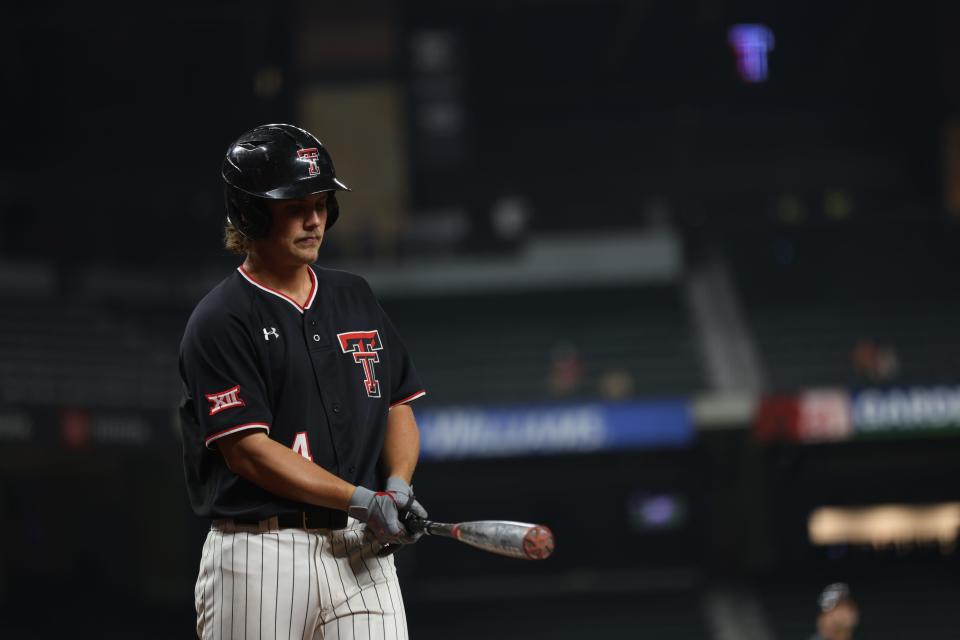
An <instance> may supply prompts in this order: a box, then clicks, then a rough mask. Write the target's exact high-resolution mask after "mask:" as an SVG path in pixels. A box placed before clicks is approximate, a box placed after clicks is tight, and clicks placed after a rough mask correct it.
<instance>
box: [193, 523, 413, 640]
mask: <svg viewBox="0 0 960 640" xmlns="http://www.w3.org/2000/svg"><path fill="white" fill-rule="evenodd" d="M265 523H268V524H265ZM265 523H261V525H262V526H259V527H258V526H257V525H250V526H246V525H234V524H232V523H224V522H221V521H216V522H214V525H213V527H212V528H211V529H210V532H209V533H208V534H207V539H206V542H205V543H204V545H203V555H202V558H201V560H200V575H199V576H198V578H197V585H196V589H195V593H194V595H195V603H196V610H197V637H199V638H201V639H202V640H234V639H243V640H246V639H250V640H293V639H298V640H331V639H333V640H339V639H340V638H343V639H344V640H367V639H369V640H378V639H381V638H382V639H383V640H408V638H409V636H408V635H407V621H406V614H405V612H404V609H403V598H402V597H401V595H400V583H399V582H398V580H397V570H396V568H395V566H394V563H393V556H387V557H386V558H380V557H378V556H377V554H376V552H377V551H378V550H379V549H380V544H379V543H377V541H376V540H375V539H374V538H373V536H372V535H371V534H369V533H367V531H366V529H365V528H364V526H363V524H362V523H360V522H358V521H357V520H355V519H353V518H350V519H349V522H348V524H347V528H346V529H340V530H329V529H307V530H304V529H278V528H277V527H276V519H275V518H274V519H272V520H269V521H265Z"/></svg>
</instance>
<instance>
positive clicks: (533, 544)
mask: <svg viewBox="0 0 960 640" xmlns="http://www.w3.org/2000/svg"><path fill="white" fill-rule="evenodd" d="M554 546H555V543H554V540H553V532H552V531H550V528H549V527H545V526H543V525H541V524H538V525H536V526H535V527H530V530H529V531H527V533H526V534H525V535H524V536H523V552H524V553H525V554H526V555H527V558H529V559H530V560H546V559H547V558H549V557H550V554H552V553H553V549H554Z"/></svg>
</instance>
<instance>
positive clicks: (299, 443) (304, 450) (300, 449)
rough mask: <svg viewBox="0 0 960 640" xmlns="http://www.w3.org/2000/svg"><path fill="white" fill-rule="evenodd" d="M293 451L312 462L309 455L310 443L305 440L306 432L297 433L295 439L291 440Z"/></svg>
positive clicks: (311, 457)
mask: <svg viewBox="0 0 960 640" xmlns="http://www.w3.org/2000/svg"><path fill="white" fill-rule="evenodd" d="M293 450H294V451H295V452H296V453H299V454H300V455H302V456H303V457H304V458H306V459H307V460H309V461H310V462H313V456H312V455H310V441H309V440H307V432H306V431H298V432H297V437H295V438H294V439H293Z"/></svg>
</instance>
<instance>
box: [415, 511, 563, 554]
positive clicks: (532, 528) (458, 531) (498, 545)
mask: <svg viewBox="0 0 960 640" xmlns="http://www.w3.org/2000/svg"><path fill="white" fill-rule="evenodd" d="M404 523H405V524H406V525H407V527H408V528H409V529H410V530H412V531H423V532H424V533H425V534H427V535H430V536H442V537H444V538H453V539H454V540H459V541H460V542H463V543H464V544H468V545H470V546H471V547H476V548H477V549H483V550H484V551H489V552H490V553H496V554H498V555H501V556H507V557H508V558H520V559H522V560H546V559H547V558H549V557H550V554H552V553H553V549H554V546H555V542H554V539H553V532H552V531H550V528H549V527H546V526H544V525H542V524H530V523H528V522H511V521H509V520H476V521H472V522H459V523H456V524H449V523H445V522H433V521H432V520H424V519H422V518H418V517H417V516H415V515H413V514H412V513H408V514H407V515H406V517H405V518H404Z"/></svg>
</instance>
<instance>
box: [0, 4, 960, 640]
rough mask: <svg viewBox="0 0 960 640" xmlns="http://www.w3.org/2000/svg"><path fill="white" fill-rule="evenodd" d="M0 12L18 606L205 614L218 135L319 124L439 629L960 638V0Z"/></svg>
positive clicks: (336, 249)
mask: <svg viewBox="0 0 960 640" xmlns="http://www.w3.org/2000/svg"><path fill="white" fill-rule="evenodd" d="M4 13H5V15H4V19H3V20H2V21H0V47H2V55H0V72H2V82H3V89H4V90H3V111H4V113H6V117H5V122H6V126H5V130H4V135H3V143H2V144H3V149H4V153H3V154H0V309H2V311H0V354H2V355H0V523H3V526H0V603H2V617H0V635H3V636H4V637H32V638H47V637H58V638H59V637H63V636H64V635H67V634H68V633H69V635H71V636H72V637H98V638H120V637H124V638H127V637H139V638H186V637H191V634H192V628H193V610H192V607H193V604H192V589H193V584H194V580H195V578H196V573H197V567H198V560H199V554H200V547H201V540H202V537H203V534H204V530H205V525H204V523H202V522H200V521H199V520H198V519H197V518H195V517H194V516H193V515H192V513H191V512H190V510H189V507H188V504H187V500H186V492H185V489H184V484H183V479H182V471H181V466H180V451H179V443H178V435H177V426H176V422H175V407H176V404H177V401H178V396H179V388H178V378H177V372H176V359H177V345H178V342H179V338H180V334H181V331H182V329H183V326H184V323H185V320H186V318H187V316H188V314H189V313H190V311H191V309H192V307H193V305H194V304H195V303H196V302H197V300H198V299H199V298H200V297H201V296H202V295H203V293H204V292H205V291H207V290H208V289H209V288H210V287H211V286H212V285H213V284H215V283H216V282H218V281H219V280H220V279H222V278H223V277H225V275H226V274H227V273H228V272H229V270H230V269H231V268H233V267H234V266H235V264H236V259H235V258H233V257H230V256H229V255H227V254H226V253H225V251H224V250H222V248H221V241H220V236H221V231H222V215H223V213H222V212H223V205H222V199H221V186H220V181H219V173H218V171H219V164H220V160H221V158H222V154H223V152H224V150H225V149H226V145H227V144H228V143H229V142H230V141H231V140H232V139H234V138H235V137H236V135H238V134H239V133H240V132H241V131H244V130H246V129H249V128H250V127H252V126H255V125H257V124H261V123H264V122H277V121H281V122H295V123H299V124H301V125H303V126H305V127H306V128H308V129H310V130H312V131H314V132H315V133H317V134H318V136H319V137H320V139H321V140H322V141H323V142H324V143H325V144H326V145H327V146H328V147H329V149H330V150H331V152H332V154H333V157H334V158H335V160H336V162H337V168H338V173H339V174H340V175H341V176H343V178H344V179H345V180H346V181H347V182H348V183H349V184H350V185H351V186H353V187H354V189H355V192H354V193H352V194H347V195H345V196H344V197H342V199H341V203H342V205H341V206H342V208H343V211H344V215H343V216H342V218H341V222H340V223H339V224H338V227H337V229H336V230H334V232H333V233H332V235H331V236H330V237H329V238H328V243H329V244H327V245H325V247H324V249H323V251H321V264H322V265H324V266H333V267H338V268H345V269H348V270H352V271H355V272H358V273H361V274H363V275H364V276H366V277H367V278H368V279H369V280H370V282H371V283H372V285H373V287H374V290H375V291H377V292H378V294H379V295H380V296H381V299H382V303H383V305H384V307H385V308H386V309H387V311H388V312H389V313H390V314H391V316H392V318H393V320H394V322H395V324H397V325H398V327H399V329H400V331H401V333H402V335H404V336H405V339H406V341H407V343H408V346H409V347H410V349H411V351H412V353H413V354H414V359H415V361H416V362H417V364H418V368H419V369H420V372H421V374H422V377H423V379H424V381H425V382H426V384H427V388H428V391H429V395H428V396H427V398H425V399H424V400H421V401H419V402H418V403H417V404H416V406H415V410H416V412H417V415H418V418H419V420H420V422H421V427H422V429H423V462H422V463H421V466H420V469H419V471H418V474H417V478H416V488H417V492H418V495H420V496H421V497H422V499H423V501H424V503H425V504H426V505H427V507H428V508H429V509H430V510H431V512H432V514H434V515H435V516H436V517H438V519H444V520H451V521H454V520H459V519H481V518H509V519H518V520H529V521H542V522H545V523H548V524H550V525H551V526H552V527H553V529H554V531H555V532H556V535H557V540H558V551H557V553H556V554H555V556H554V558H553V559H551V560H550V561H548V562H545V563H539V564H529V563H521V562H517V561H510V560H506V559H501V558H497V557H493V556H489V555H486V554H482V553H480V552H477V551H475V550H472V549H469V548H467V547H462V546H460V545H456V544H453V543H450V542H449V541H443V540H428V541H426V542H425V543H421V544H420V545H418V547H416V548H414V549H413V550H407V551H404V552H403V553H402V554H401V555H400V556H399V558H400V560H399V562H400V567H401V572H402V576H403V584H404V586H405V596H406V600H407V612H408V616H409V624H410V628H411V632H412V635H413V637H415V638H420V639H429V638H449V637H454V638H492V637H495V638H515V637H517V638H518V637H524V638H539V637H544V638H546V637H549V638H582V637H583V636H584V635H588V634H589V635H592V636H593V637H624V638H626V637H650V638H712V639H718V640H719V639H733V638H743V639H747V640H754V639H755V640H790V639H793V638H807V637H809V636H810V635H811V634H812V633H813V632H814V630H815V628H814V621H815V617H816V613H817V608H816V596H817V593H818V592H819V590H820V589H821V588H822V587H823V585H825V584H826V583H828V582H834V581H837V580H843V581H846V582H848V583H850V585H851V588H852V590H853V593H854V596H855V597H856V598H857V600H858V602H859V603H860V607H861V615H862V621H861V624H860V627H859V629H858V632H857V635H856V637H863V638H871V639H872V640H878V639H893V638H956V637H958V635H960V607H958V606H957V603H958V602H960V583H958V572H960V566H958V565H960V562H958V561H960V556H958V551H957V536H958V534H960V439H958V436H960V331H958V327H960V298H958V294H957V292H958V285H957V276H958V274H960V251H958V250H957V248H958V247H960V243H958V240H960V119H958V115H960V38H957V34H958V33H960V9H958V6H957V5H956V3H949V2H939V3H910V4H903V3H871V2H866V1H865V0H860V1H851V2H845V3H837V2H824V1H822V0H813V1H811V2H805V3H777V4H776V5H774V3H764V2H751V1H747V0H728V1H722V0H696V1H694V0H685V1H680V2H667V1H663V0H646V1H621V2H607V1H598V2H594V1H590V2H587V1H585V0H579V1H578V0H567V1H563V2H561V1H556V0H554V1H548V0H513V1H511V2H505V1H500V0H486V1H484V2H475V1H472V0H462V1H460V2H439V1H437V0H409V1H408V2H399V1H390V0H359V1H357V2H351V3H328V2H306V1H303V0H286V1H281V2H273V3H263V2H251V1H249V0H244V1H241V2H179V1H176V0H175V1H173V2H165V3H158V4H140V3H127V4H116V5H115V6H109V7H107V6H105V5H98V6H96V7H93V6H87V5H86V3H64V4H62V5H49V4H45V3H26V2H17V3H13V4H11V5H9V6H7V7H6V8H5V9H4Z"/></svg>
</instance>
